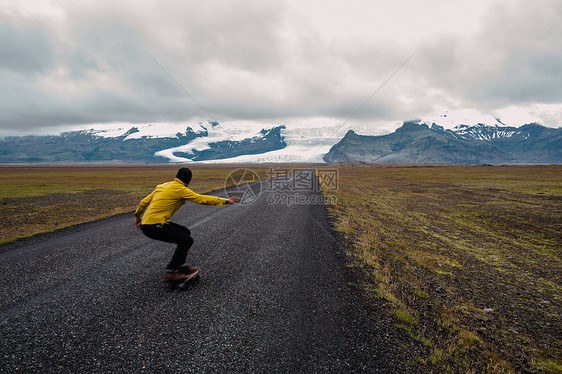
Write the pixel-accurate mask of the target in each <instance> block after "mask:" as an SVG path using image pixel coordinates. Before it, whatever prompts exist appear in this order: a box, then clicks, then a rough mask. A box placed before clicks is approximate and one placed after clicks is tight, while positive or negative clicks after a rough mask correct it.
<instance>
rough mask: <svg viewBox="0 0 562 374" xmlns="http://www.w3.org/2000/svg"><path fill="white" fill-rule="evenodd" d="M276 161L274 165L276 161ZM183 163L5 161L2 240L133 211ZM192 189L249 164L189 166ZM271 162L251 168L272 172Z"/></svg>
mask: <svg viewBox="0 0 562 374" xmlns="http://www.w3.org/2000/svg"><path fill="white" fill-rule="evenodd" d="M271 166H274V165H271ZM179 167H181V165H126V166H107V165H94V166H0V215H1V216H2V220H0V243H3V242H7V241H11V240H14V239H16V238H21V237H26V236H30V235H34V234H37V233H41V232H47V231H52V230H55V229H58V228H61V227H66V226H70V225H74V224H79V223H83V222H88V221H93V220H96V219H100V218H104V217H108V216H111V215H115V214H119V213H127V212H131V211H133V210H134V209H135V208H136V206H137V204H138V202H139V201H140V200H141V199H142V198H143V197H145V196H146V195H148V194H149V193H150V192H151V191H152V189H153V188H154V187H155V186H156V185H157V184H160V183H163V182H166V181H169V180H172V179H174V177H175V174H176V171H177V169H178V168H179ZM188 167H190V168H191V169H192V170H193V180H192V183H191V184H190V186H189V187H190V188H191V189H193V190H194V191H196V192H199V193H205V192H209V191H212V190H217V189H221V188H224V187H225V180H226V177H227V176H228V175H229V173H231V172H232V171H233V170H235V169H238V168H244V167H246V166H244V165H203V164H195V165H188ZM268 167H269V165H266V166H261V165H260V168H259V169H255V168H252V170H254V171H255V172H257V173H258V174H259V175H260V176H261V177H263V178H266V177H267V171H268V170H269V169H268Z"/></svg>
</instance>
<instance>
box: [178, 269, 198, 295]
mask: <svg viewBox="0 0 562 374" xmlns="http://www.w3.org/2000/svg"><path fill="white" fill-rule="evenodd" d="M200 280H201V276H200V275H199V270H197V272H196V273H195V274H193V275H192V276H191V278H189V279H185V280H181V281H179V284H178V287H177V288H178V290H185V289H186V288H187V287H189V285H191V284H195V283H198V282H199V281H200Z"/></svg>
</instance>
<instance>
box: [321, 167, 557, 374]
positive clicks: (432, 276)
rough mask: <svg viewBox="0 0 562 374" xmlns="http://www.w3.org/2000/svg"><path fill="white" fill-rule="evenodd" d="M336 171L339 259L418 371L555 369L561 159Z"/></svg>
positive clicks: (335, 221) (331, 208)
mask: <svg viewBox="0 0 562 374" xmlns="http://www.w3.org/2000/svg"><path fill="white" fill-rule="evenodd" d="M338 169H339V184H338V189H337V190H335V191H330V190H326V191H325V193H326V194H330V195H333V196H335V197H336V201H337V203H336V204H335V205H332V206H330V207H329V209H330V212H331V214H332V216H333V219H334V225H335V228H336V229H337V230H338V231H340V232H342V233H343V235H344V236H345V239H346V243H347V244H346V245H347V247H348V251H349V254H350V257H351V258H352V261H351V263H350V265H349V266H350V267H353V268H355V269H356V270H357V272H358V273H360V276H361V278H362V279H363V287H364V288H365V290H368V292H369V293H370V294H371V295H372V296H373V297H376V298H377V299H378V300H382V301H383V302H386V303H388V306H389V310H391V313H392V314H393V315H394V316H395V317H396V326H397V327H398V328H400V329H403V330H405V332H406V333H407V334H408V335H409V336H410V337H412V338H414V339H416V340H418V341H420V342H421V343H423V345H424V346H425V347H427V348H426V350H427V354H426V356H425V357H418V358H417V359H416V362H417V363H418V364H419V365H426V366H425V367H424V368H423V370H430V371H432V370H436V371H442V370H443V371H446V372H518V371H520V370H524V369H527V370H530V371H537V372H561V368H562V366H561V365H562V361H561V360H562V323H561V320H562V166H559V165H558V166H557V165H553V166H442V167H421V166H417V167H388V166H381V165H378V166H377V165H357V166H347V167H338ZM420 369H421V368H420Z"/></svg>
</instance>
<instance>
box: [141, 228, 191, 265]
mask: <svg viewBox="0 0 562 374" xmlns="http://www.w3.org/2000/svg"><path fill="white" fill-rule="evenodd" d="M141 230H142V232H143V234H144V235H146V236H148V237H149V238H151V239H156V240H161V241H163V242H166V243H176V244H177V245H178V247H177V248H176V250H175V252H174V255H173V256H172V260H171V261H170V263H169V264H168V266H167V267H166V270H170V271H173V270H177V269H178V268H179V267H180V266H182V265H184V264H185V259H186V258H187V252H188V251H189V248H191V246H192V245H193V238H192V237H191V231H189V229H188V228H187V227H184V226H181V225H178V224H177V223H173V222H170V223H166V224H157V225H141Z"/></svg>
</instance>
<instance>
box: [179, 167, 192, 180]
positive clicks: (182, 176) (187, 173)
mask: <svg viewBox="0 0 562 374" xmlns="http://www.w3.org/2000/svg"><path fill="white" fill-rule="evenodd" d="M191 176H192V174H191V170H189V169H188V168H181V169H180V170H178V174H177V175H176V178H178V179H179V180H181V181H182V182H183V183H185V184H189V182H191Z"/></svg>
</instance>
